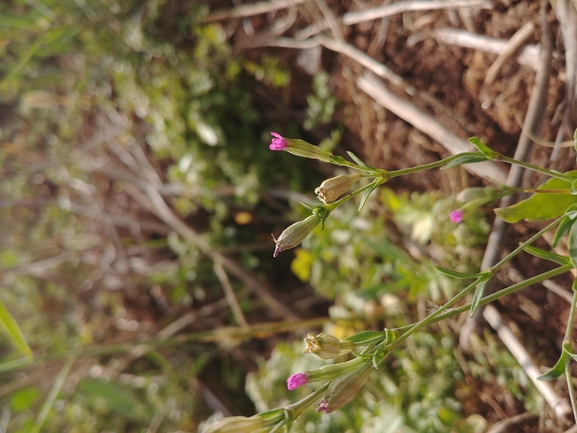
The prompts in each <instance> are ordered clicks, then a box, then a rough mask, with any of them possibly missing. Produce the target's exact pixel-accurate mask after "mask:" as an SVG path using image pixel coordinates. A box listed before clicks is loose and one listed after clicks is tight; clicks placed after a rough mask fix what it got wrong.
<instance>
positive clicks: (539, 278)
mask: <svg viewBox="0 0 577 433" xmlns="http://www.w3.org/2000/svg"><path fill="white" fill-rule="evenodd" d="M571 269H573V265H572V264H566V265H562V266H559V267H558V268H555V269H551V270H550V271H547V272H543V273H542V274H539V275H536V276H534V277H531V278H528V279H526V280H525V281H521V282H519V283H517V284H513V285H512V286H509V287H506V288H504V289H501V290H499V291H497V292H495V293H492V294H490V295H487V296H485V297H484V298H482V299H481V301H479V306H482V305H487V304H489V303H491V302H493V301H495V300H497V299H499V298H501V297H503V296H506V295H510V294H511V293H514V292H516V291H518V290H521V289H523V288H525V287H528V286H530V285H532V284H535V283H539V282H541V281H544V280H547V279H549V278H552V277H555V276H557V275H561V274H563V273H565V272H567V271H570V270H571ZM474 284H476V282H475V283H473V284H471V285H469V286H468V287H467V288H466V289H464V290H463V291H462V292H461V293H459V295H457V296H460V295H461V294H462V293H463V292H465V291H467V290H469V289H470V288H471V286H474ZM453 300H454V298H453V299H451V301H449V302H452V301H453ZM446 305H447V304H445V305H443V306H442V307H441V308H442V309H443V311H442V312H441V313H440V314H439V310H440V309H439V310H437V311H435V313H433V314H431V315H430V316H428V317H426V318H425V319H423V320H422V321H421V322H417V323H416V324H411V325H406V326H402V327H399V328H396V329H391V331H397V332H402V333H403V334H402V335H401V336H400V337H399V338H398V339H397V340H395V341H394V343H396V342H397V341H399V340H400V339H401V338H402V339H403V340H406V338H403V337H404V336H405V334H406V333H407V332H410V331H411V330H412V329H413V328H414V327H415V325H418V324H420V323H422V322H424V321H425V320H426V321H427V323H426V325H432V324H434V323H437V322H440V321H442V320H445V319H448V318H450V317H453V316H457V315H459V314H462V313H464V312H466V311H468V310H470V309H471V303H468V304H465V305H462V306H461V307H457V308H452V309H450V310H448V311H445V310H447V308H445V307H446ZM433 315H434V317H433V319H430V317H431V316H433ZM420 328H422V326H421V327H420ZM420 328H419V329H420ZM397 346H398V345H397V344H395V345H394V346H392V345H391V350H392V349H394V348H395V347H397ZM389 352H390V351H389Z"/></svg>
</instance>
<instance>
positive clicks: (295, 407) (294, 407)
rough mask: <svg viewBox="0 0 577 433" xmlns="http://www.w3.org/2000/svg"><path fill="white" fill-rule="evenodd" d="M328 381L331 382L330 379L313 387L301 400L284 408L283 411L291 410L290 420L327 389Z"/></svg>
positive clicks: (296, 416) (294, 418)
mask: <svg viewBox="0 0 577 433" xmlns="http://www.w3.org/2000/svg"><path fill="white" fill-rule="evenodd" d="M329 383H331V381H330V380H329V381H328V382H325V383H324V384H323V385H321V386H320V387H318V388H317V389H315V390H314V391H313V392H312V393H311V394H309V395H307V396H306V397H305V398H303V399H302V400H300V401H297V402H296V403H292V404H290V405H288V406H286V407H285V408H284V409H285V411H288V412H291V417H290V418H291V420H296V419H297V418H298V417H299V416H300V414H301V413H302V411H303V410H304V409H305V408H307V407H308V406H310V405H311V404H312V403H314V402H315V401H316V400H317V399H318V398H319V397H320V396H321V395H322V394H323V393H324V392H325V391H326V390H327V388H328V387H329Z"/></svg>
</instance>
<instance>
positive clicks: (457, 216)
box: [449, 209, 463, 224]
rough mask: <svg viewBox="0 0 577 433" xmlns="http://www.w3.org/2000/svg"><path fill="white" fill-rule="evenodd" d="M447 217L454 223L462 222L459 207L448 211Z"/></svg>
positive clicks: (461, 212) (461, 213)
mask: <svg viewBox="0 0 577 433" xmlns="http://www.w3.org/2000/svg"><path fill="white" fill-rule="evenodd" d="M449 218H450V219H451V221H452V222H454V223H455V224H460V223H462V222H463V211H462V210H461V209H455V210H454V211H451V213H449Z"/></svg>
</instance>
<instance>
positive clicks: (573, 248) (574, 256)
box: [567, 223, 577, 268]
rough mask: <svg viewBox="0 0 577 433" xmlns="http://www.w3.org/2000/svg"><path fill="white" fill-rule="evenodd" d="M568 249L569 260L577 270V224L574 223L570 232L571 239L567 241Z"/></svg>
mask: <svg viewBox="0 0 577 433" xmlns="http://www.w3.org/2000/svg"><path fill="white" fill-rule="evenodd" d="M567 249H568V250H569V258H570V259H571V264H572V265H573V267H574V268H577V223H573V225H572V226H571V229H570V230H569V238H568V239H567Z"/></svg>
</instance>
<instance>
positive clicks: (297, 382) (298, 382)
mask: <svg viewBox="0 0 577 433" xmlns="http://www.w3.org/2000/svg"><path fill="white" fill-rule="evenodd" d="M307 382H308V379H307V374H306V373H297V374H293V375H292V376H291V377H289V378H288V379H287V381H286V387H287V388H288V389H289V391H292V390H293V389H297V388H298V387H299V386H303V385H304V384H305V383H307Z"/></svg>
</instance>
